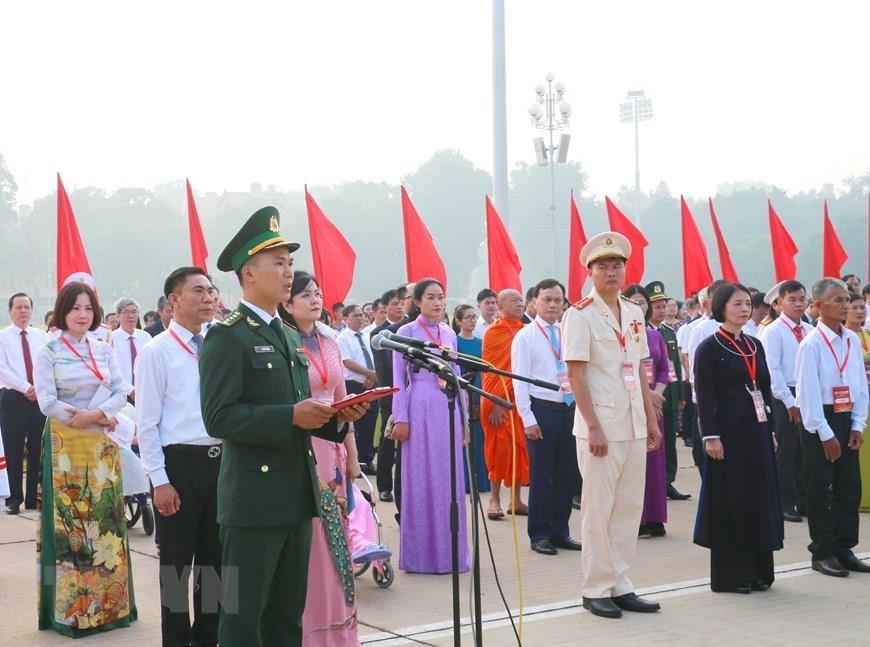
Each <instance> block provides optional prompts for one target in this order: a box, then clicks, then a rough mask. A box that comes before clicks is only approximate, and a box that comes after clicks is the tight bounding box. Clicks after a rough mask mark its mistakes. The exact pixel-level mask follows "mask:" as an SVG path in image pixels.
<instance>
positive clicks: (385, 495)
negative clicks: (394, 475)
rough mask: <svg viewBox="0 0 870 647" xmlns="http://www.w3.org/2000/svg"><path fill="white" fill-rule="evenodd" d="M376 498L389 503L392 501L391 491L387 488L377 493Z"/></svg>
mask: <svg viewBox="0 0 870 647" xmlns="http://www.w3.org/2000/svg"><path fill="white" fill-rule="evenodd" d="M378 498H379V499H380V500H381V501H386V502H387V503H390V502H392V501H393V493H392V492H390V491H389V490H384V491H383V492H381V493H380V494H378Z"/></svg>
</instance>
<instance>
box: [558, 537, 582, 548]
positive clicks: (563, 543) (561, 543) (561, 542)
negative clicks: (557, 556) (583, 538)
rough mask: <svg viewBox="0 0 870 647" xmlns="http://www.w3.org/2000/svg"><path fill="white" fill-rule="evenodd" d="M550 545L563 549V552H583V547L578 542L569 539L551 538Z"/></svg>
mask: <svg viewBox="0 0 870 647" xmlns="http://www.w3.org/2000/svg"><path fill="white" fill-rule="evenodd" d="M550 543H551V544H553V545H554V546H555V547H556V548H564V549H565V550H583V546H582V545H581V544H580V542H579V541H574V540H573V539H571V538H570V537H553V538H552V539H550Z"/></svg>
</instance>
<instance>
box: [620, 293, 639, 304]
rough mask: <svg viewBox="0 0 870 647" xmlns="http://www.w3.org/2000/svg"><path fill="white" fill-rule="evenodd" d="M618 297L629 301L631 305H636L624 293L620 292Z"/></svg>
mask: <svg viewBox="0 0 870 647" xmlns="http://www.w3.org/2000/svg"><path fill="white" fill-rule="evenodd" d="M619 298H620V299H622V300H623V301H625V302H626V303H630V304H631V305H633V306H636V305H637V304H636V303H635V302H634V301H632V300H631V299H629V298H628V297H627V296H625V295H624V294H620V295H619Z"/></svg>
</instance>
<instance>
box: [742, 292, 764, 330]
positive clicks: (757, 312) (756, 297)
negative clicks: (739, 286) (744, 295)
mask: <svg viewBox="0 0 870 647" xmlns="http://www.w3.org/2000/svg"><path fill="white" fill-rule="evenodd" d="M769 312H770V306H769V305H767V304H766V303H765V302H764V295H763V294H762V293H761V292H756V293H755V294H753V295H752V316H751V317H750V318H749V321H747V322H746V324H745V325H744V326H743V333H744V334H746V335H750V336H752V337H757V338H760V336H761V333H762V332H763V331H764V329H763V328H762V329H761V330H759V329H758V325H759V324H760V323H761V322H762V321H763V320H764V318H765V317H766V316H767V314H768V313H769Z"/></svg>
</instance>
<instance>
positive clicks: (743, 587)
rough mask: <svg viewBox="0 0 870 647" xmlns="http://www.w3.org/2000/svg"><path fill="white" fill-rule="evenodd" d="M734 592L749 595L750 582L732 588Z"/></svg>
mask: <svg viewBox="0 0 870 647" xmlns="http://www.w3.org/2000/svg"><path fill="white" fill-rule="evenodd" d="M734 592H735V593H742V594H743V595H749V594H750V593H752V585H751V584H741V585H740V586H738V587H737V588H736V589H734Z"/></svg>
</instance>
